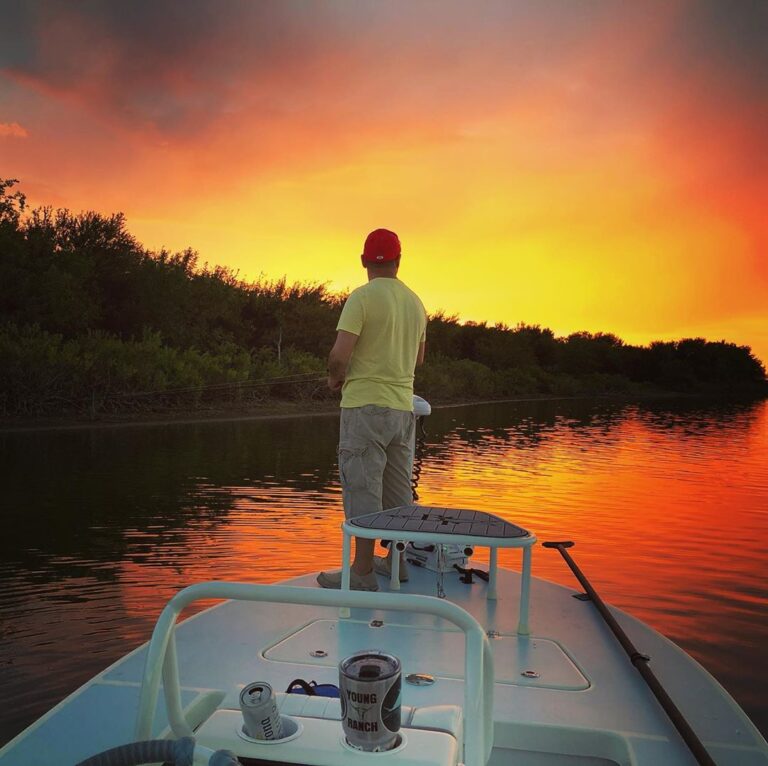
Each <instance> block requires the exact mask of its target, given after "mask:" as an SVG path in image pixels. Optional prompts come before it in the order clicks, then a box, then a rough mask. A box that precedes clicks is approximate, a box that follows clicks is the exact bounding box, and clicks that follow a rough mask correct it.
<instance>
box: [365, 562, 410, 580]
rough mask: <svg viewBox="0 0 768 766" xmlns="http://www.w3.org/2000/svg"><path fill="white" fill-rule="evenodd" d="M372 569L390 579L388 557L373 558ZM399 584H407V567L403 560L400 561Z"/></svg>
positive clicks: (390, 568) (390, 572)
mask: <svg viewBox="0 0 768 766" xmlns="http://www.w3.org/2000/svg"><path fill="white" fill-rule="evenodd" d="M373 569H374V571H376V572H378V573H379V574H380V575H384V576H385V577H387V578H390V577H392V567H391V566H390V561H389V556H374V557H373ZM400 582H408V565H407V564H406V563H405V559H400Z"/></svg>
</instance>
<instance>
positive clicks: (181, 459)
mask: <svg viewBox="0 0 768 766" xmlns="http://www.w3.org/2000/svg"><path fill="white" fill-rule="evenodd" d="M337 434H338V422H337V420H336V418H333V417H314V418H302V419H289V420H288V419H287V420H274V421H242V422H234V423H233V422H227V423H203V424H187V425H177V426H163V427H147V428H145V427H138V428H118V429H94V430H92V431H63V432H55V433H51V432H41V433H32V434H6V435H4V436H1V437H0V460H1V461H2V464H3V465H4V466H5V468H6V471H5V473H6V476H7V478H6V480H5V482H4V487H3V507H4V513H3V516H4V522H5V530H4V535H3V536H2V541H1V542H0V552H2V556H3V558H4V560H6V561H8V560H13V561H18V562H25V563H26V564H28V565H30V567H29V568H30V570H34V571H38V570H39V568H40V565H41V564H43V561H42V559H48V557H50V556H54V557H57V560H58V562H59V563H57V568H58V567H59V566H60V567H62V568H64V569H65V570H66V574H67V575H71V576H77V574H78V573H79V572H80V571H81V570H82V569H83V568H84V567H85V568H86V569H87V573H88V574H89V575H91V576H94V577H98V578H111V577H112V576H113V573H112V570H111V569H110V568H101V567H93V566H92V563H93V562H110V561H115V562H117V561H120V560H123V559H126V558H128V559H133V560H137V561H139V560H140V561H144V560H146V556H147V554H148V553H151V551H152V548H153V547H154V546H155V545H162V547H163V548H164V549H165V548H172V547H173V546H174V545H184V540H185V538H186V537H187V536H188V534H189V530H190V529H191V528H195V529H197V530H199V531H200V532H202V533H203V534H204V533H205V532H206V531H213V530H215V529H217V528H218V527H219V526H220V525H221V524H224V523H226V519H227V516H228V514H229V512H230V510H231V509H232V507H233V506H234V505H235V504H236V503H237V502H238V501H242V500H244V499H245V500H247V499H249V498H250V497H251V495H252V494H253V495H256V496H264V497H267V496H268V494H269V491H270V487H274V486H290V487H293V488H294V489H295V490H296V491H301V492H315V493H321V492H322V491H323V490H325V489H326V488H327V487H328V486H329V485H330V484H332V483H333V482H336V481H337V473H336V439H337ZM251 488H253V493H251ZM257 505H258V504H254V512H255V513H257V512H259V511H258V509H257ZM265 507H267V504H266V503H265ZM78 562H86V563H78ZM42 568H43V569H45V566H44V565H43V566H42ZM41 576H43V577H47V576H49V575H46V574H44V573H43V574H41Z"/></svg>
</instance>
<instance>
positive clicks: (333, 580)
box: [317, 569, 379, 590]
mask: <svg viewBox="0 0 768 766" xmlns="http://www.w3.org/2000/svg"><path fill="white" fill-rule="evenodd" d="M317 582H318V585H320V586H321V587H322V588H335V589H336V590H341V569H337V570H336V571H335V572H320V574H319V575H318V576H317ZM349 589H350V590H378V589H379V583H378V580H377V579H376V573H375V572H374V571H373V570H371V571H370V572H368V574H367V575H359V574H357V572H355V570H354V569H351V570H350V571H349Z"/></svg>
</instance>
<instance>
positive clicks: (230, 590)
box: [136, 581, 494, 766]
mask: <svg viewBox="0 0 768 766" xmlns="http://www.w3.org/2000/svg"><path fill="white" fill-rule="evenodd" d="M200 599H233V600H236V601H266V602H270V603H283V604H304V605H313V606H327V607H341V606H346V607H352V608H360V609H391V610H394V611H402V612H421V613H424V614H431V615H434V616H436V617H442V618H443V619H445V620H448V621H449V622H452V623H453V624H454V625H456V626H457V627H458V628H461V630H462V631H463V632H464V638H465V648H464V721H465V736H464V763H465V764H466V766H485V763H486V761H487V760H488V758H489V757H490V754H491V748H492V747H493V684H494V680H493V657H492V655H491V649H490V645H489V643H488V637H487V636H486V634H485V631H484V630H483V628H482V626H481V625H480V623H479V622H478V621H477V620H476V619H475V618H474V617H472V615H470V614H468V613H467V612H465V611H464V610H463V609H462V608H461V607H459V606H457V605H456V604H453V603H451V602H450V601H444V600H442V599H439V598H435V597H434V596H418V595H413V594H403V593H370V592H367V591H339V590H322V589H320V588H302V587H297V586H295V585H254V584H252V583H238V582H216V581H213V582H203V583H198V584H197V585H190V586H189V587H188V588H184V589H183V590H181V591H179V592H178V593H177V594H176V595H175V596H174V597H173V598H172V599H171V600H170V601H169V602H168V603H167V604H166V606H165V608H164V609H163V611H162V612H161V613H160V617H159V618H158V620H157V624H156V625H155V629H154V631H153V632H152V638H151V640H150V642H149V647H148V649H147V657H146V661H145V663H144V674H143V677H142V681H141V693H140V696H139V709H138V714H137V717H136V739H137V740H139V741H140V740H145V739H150V738H151V736H152V720H153V719H154V715H155V708H156V707H157V698H158V694H159V691H160V680H161V676H162V681H163V686H164V690H165V704H166V708H167V712H168V720H169V722H170V724H171V730H172V731H173V733H174V734H175V735H176V736H177V737H183V736H190V735H192V730H191V729H190V726H189V724H188V723H187V720H186V718H185V717H184V713H183V710H182V704H181V688H180V684H179V668H178V661H177V658H176V641H175V636H174V628H175V625H176V620H177V618H178V616H179V614H180V613H181V611H182V610H183V609H184V608H185V607H187V606H189V604H191V603H193V602H194V601H198V600H200Z"/></svg>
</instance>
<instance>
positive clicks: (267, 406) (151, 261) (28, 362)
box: [0, 180, 768, 430]
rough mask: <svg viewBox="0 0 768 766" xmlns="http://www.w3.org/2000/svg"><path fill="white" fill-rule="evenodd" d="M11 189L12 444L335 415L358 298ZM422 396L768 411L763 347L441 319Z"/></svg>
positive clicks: (6, 373)
mask: <svg viewBox="0 0 768 766" xmlns="http://www.w3.org/2000/svg"><path fill="white" fill-rule="evenodd" d="M15 183H16V182H15V181H14V180H5V181H3V180H0V428H2V429H3V430H7V429H9V428H11V429H13V430H16V429H17V427H19V426H32V427H34V426H35V425H37V426H41V427H44V426H45V425H46V424H59V425H64V424H67V423H70V424H75V423H84V424H96V423H104V424H107V423H110V424H115V423H120V422H125V423H138V422H158V421H159V422H166V421H167V422H180V420H183V419H186V420H190V419H205V420H208V419H210V418H211V417H214V418H216V417H224V418H227V417H230V416H231V413H240V414H241V416H243V417H254V416H255V417H259V416H265V417H267V416H280V415H284V414H305V413H313V412H321V411H334V410H335V408H336V407H337V406H338V401H337V397H338V395H337V394H333V393H331V392H330V391H328V390H327V388H326V387H325V383H324V375H325V373H324V370H325V358H326V355H327V352H328V350H329V349H330V347H331V345H332V343H333V339H334V337H335V327H336V321H337V319H338V316H339V313H340V311H341V307H342V305H343V303H344V300H345V299H346V295H345V294H335V293H331V292H329V291H328V290H327V288H326V286H325V285H322V284H316V283H296V284H292V285H291V284H287V283H286V281H285V280H284V279H283V280H277V281H266V280H257V281H255V282H245V281H243V280H241V279H240V278H239V277H238V275H237V273H236V272H233V271H232V270H230V269H228V268H226V267H223V266H213V267H212V266H209V265H208V264H204V265H202V266H200V265H199V263H198V257H197V253H195V252H194V251H193V250H190V249H188V250H184V251H182V252H179V253H170V252H168V251H166V250H161V251H159V252H156V251H150V250H148V249H146V248H144V247H143V246H142V245H141V244H140V243H139V242H138V241H137V240H136V239H135V238H134V237H133V236H132V235H131V234H130V233H129V232H128V231H127V229H126V223H125V218H124V216H123V215H122V214H120V213H118V214H114V215H110V216H105V215H101V214H98V213H93V212H86V213H80V214H73V213H71V212H70V211H68V210H61V209H60V210H53V209H52V208H50V207H43V208H37V209H35V210H32V211H28V210H27V208H26V199H25V197H24V195H23V194H22V193H21V192H19V191H15V190H14V185H15ZM415 389H416V393H417V394H420V395H422V396H424V397H425V398H427V399H428V400H429V401H430V402H431V403H433V404H435V405H439V404H441V403H458V402H463V403H471V402H481V401H489V400H519V399H525V398H533V399H555V398H582V397H592V396H595V397H609V398H620V399H647V398H656V397H659V396H669V395H685V396H691V395H693V396H716V397H728V398H732V397H739V398H741V397H765V396H766V395H768V383H767V382H766V372H765V367H764V366H763V364H762V363H761V362H760V360H758V359H757V358H756V357H755V356H754V355H753V354H752V352H751V350H750V348H749V347H747V346H738V345H735V344H733V343H728V342H726V341H715V342H713V341H707V340H705V339H703V338H685V339H681V340H678V341H665V342H655V343H651V344H650V345H649V346H632V345H629V344H626V343H624V342H623V341H622V340H621V339H620V338H618V337H616V336H615V335H613V334H610V333H589V332H577V333H572V334H571V335H568V336H566V337H555V335H554V333H553V332H552V331H551V330H549V329H547V328H542V327H540V326H538V325H527V324H523V323H521V324H518V325H517V326H515V327H509V326H507V325H504V324H495V325H488V324H487V323H485V322H480V323H476V322H463V323H462V322H460V321H459V319H458V317H456V316H450V315H446V314H445V313H444V312H442V311H437V312H436V313H434V314H431V315H430V317H429V324H428V328H427V361H426V363H425V364H424V366H423V367H420V368H419V369H418V370H417V373H416V381H415Z"/></svg>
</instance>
